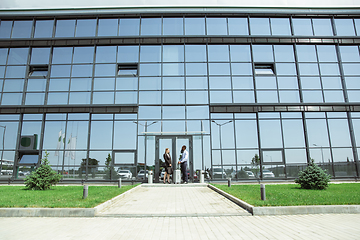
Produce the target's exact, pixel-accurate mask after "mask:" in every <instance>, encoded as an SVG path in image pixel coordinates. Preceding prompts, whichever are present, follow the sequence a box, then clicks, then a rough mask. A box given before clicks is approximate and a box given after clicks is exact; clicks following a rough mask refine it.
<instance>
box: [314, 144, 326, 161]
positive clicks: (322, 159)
mask: <svg viewBox="0 0 360 240" xmlns="http://www.w3.org/2000/svg"><path fill="white" fill-rule="evenodd" d="M313 145H314V146H315V147H319V145H316V144H315V143H313ZM320 150H321V161H322V164H323V166H324V152H323V146H322V145H320Z"/></svg>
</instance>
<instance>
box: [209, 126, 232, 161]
mask: <svg viewBox="0 0 360 240" xmlns="http://www.w3.org/2000/svg"><path fill="white" fill-rule="evenodd" d="M212 122H213V123H215V124H216V125H218V126H219V139H220V159H221V166H222V165H223V154H222V145H221V127H222V126H224V125H225V124H228V123H231V122H232V120H230V121H227V122H225V123H222V124H219V123H217V122H215V121H214V120H212Z"/></svg>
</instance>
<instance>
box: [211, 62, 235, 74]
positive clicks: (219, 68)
mask: <svg viewBox="0 0 360 240" xmlns="http://www.w3.org/2000/svg"><path fill="white" fill-rule="evenodd" d="M209 75H230V64H229V63H209Z"/></svg>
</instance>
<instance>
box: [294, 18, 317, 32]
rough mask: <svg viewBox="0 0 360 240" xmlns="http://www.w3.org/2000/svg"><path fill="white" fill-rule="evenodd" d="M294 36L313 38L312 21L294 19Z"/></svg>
mask: <svg viewBox="0 0 360 240" xmlns="http://www.w3.org/2000/svg"><path fill="white" fill-rule="evenodd" d="M292 23H293V31H294V35H300V36H312V35H313V30H312V26H311V19H309V18H293V19H292Z"/></svg>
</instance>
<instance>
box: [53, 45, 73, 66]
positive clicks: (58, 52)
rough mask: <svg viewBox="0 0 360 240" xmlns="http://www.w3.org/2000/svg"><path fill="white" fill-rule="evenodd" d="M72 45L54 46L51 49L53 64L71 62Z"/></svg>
mask: <svg viewBox="0 0 360 240" xmlns="http://www.w3.org/2000/svg"><path fill="white" fill-rule="evenodd" d="M72 53H73V48H72V47H55V48H54V49H53V59H52V63H53V64H62V63H71V60H72Z"/></svg>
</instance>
